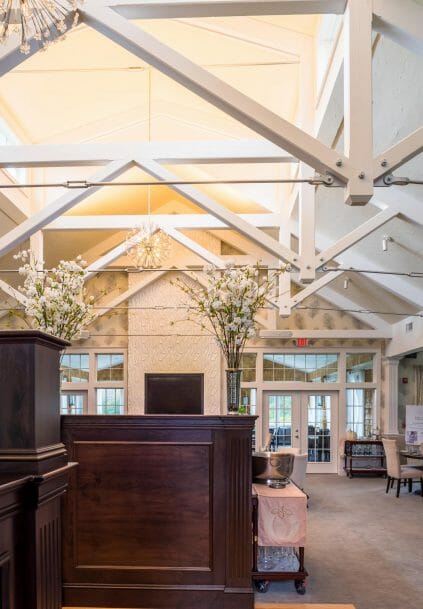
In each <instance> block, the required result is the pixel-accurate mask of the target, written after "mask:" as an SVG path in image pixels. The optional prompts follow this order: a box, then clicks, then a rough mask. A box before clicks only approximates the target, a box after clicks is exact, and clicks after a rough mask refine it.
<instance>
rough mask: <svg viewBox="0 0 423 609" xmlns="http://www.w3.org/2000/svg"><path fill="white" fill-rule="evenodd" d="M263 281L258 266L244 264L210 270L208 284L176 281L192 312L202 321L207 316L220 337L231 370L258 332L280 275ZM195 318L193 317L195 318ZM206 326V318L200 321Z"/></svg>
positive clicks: (277, 274)
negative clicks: (258, 319)
mask: <svg viewBox="0 0 423 609" xmlns="http://www.w3.org/2000/svg"><path fill="white" fill-rule="evenodd" d="M284 271H285V269H283V268H281V269H280V270H279V271H276V272H274V274H273V277H272V278H270V279H269V278H266V279H263V280H259V270H258V268H257V267H250V266H243V267H239V268H227V269H225V270H223V271H220V270H217V269H215V268H208V269H206V271H205V272H206V276H207V285H206V286H201V285H199V284H198V283H197V284H196V285H188V284H187V283H186V282H184V281H183V280H181V279H179V280H176V282H175V283H176V285H178V287H179V288H180V289H182V290H183V291H184V292H185V294H187V295H188V296H189V298H190V301H191V303H190V307H189V311H190V312H192V313H194V316H195V319H194V320H193V321H198V320H199V319H200V320H202V319H204V318H206V319H207V320H208V321H209V325H210V327H211V330H212V332H213V334H214V335H215V337H216V340H217V343H218V344H219V346H220V348H221V350H222V353H223V355H224V356H225V359H226V363H227V366H228V368H229V369H236V368H239V367H240V364H241V355H242V353H243V350H244V347H245V343H246V341H247V340H248V339H250V338H253V337H254V336H255V335H256V331H257V323H256V321H255V317H256V315H257V312H258V311H259V309H261V308H263V307H264V305H265V303H266V297H267V296H268V295H269V294H270V293H271V292H272V290H273V289H274V288H275V285H276V283H277V280H278V277H279V275H280V274H281V273H282V272H284ZM191 319H192V318H191ZM200 325H201V326H202V328H205V327H206V326H205V325H204V322H203V321H200Z"/></svg>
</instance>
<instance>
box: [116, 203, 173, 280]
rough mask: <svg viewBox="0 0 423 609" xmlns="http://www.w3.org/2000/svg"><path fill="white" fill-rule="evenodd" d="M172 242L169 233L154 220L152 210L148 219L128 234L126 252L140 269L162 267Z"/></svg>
mask: <svg viewBox="0 0 423 609" xmlns="http://www.w3.org/2000/svg"><path fill="white" fill-rule="evenodd" d="M171 244H172V240H171V238H170V237H169V235H168V234H167V233H165V232H164V231H162V230H161V229H160V228H159V227H158V226H156V225H155V224H154V222H152V220H151V217H150V211H149V213H148V219H147V221H146V222H144V224H142V226H139V227H136V228H133V229H132V230H131V231H129V233H128V234H127V236H126V252H127V254H128V256H129V257H130V259H131V260H132V262H133V264H134V266H135V268H137V269H138V270H142V269H158V268H160V267H161V266H162V264H163V262H164V261H165V260H166V259H167V257H168V256H169V254H170V250H171Z"/></svg>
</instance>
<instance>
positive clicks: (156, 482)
mask: <svg viewBox="0 0 423 609" xmlns="http://www.w3.org/2000/svg"><path fill="white" fill-rule="evenodd" d="M254 421H255V418H254V417H249V416H232V417H231V416H223V417H219V416H190V415H186V416H183V415H177V416H168V415H145V416H114V417H110V416H109V417H107V416H84V417H72V416H65V417H62V438H63V441H64V442H65V445H66V447H67V450H68V452H69V456H70V458H71V460H74V461H77V462H78V467H77V468H76V469H75V471H74V472H73V474H72V478H71V483H70V487H69V491H68V493H67V494H66V496H65V497H64V512H63V552H64V563H63V601H64V603H63V604H64V605H65V606H73V607H75V606H82V607H90V606H93V607H149V608H152V609H168V608H169V607H174V608H179V607H181V608H182V607H183V608H184V609H198V608H199V607H201V609H208V608H210V609H211V608H215V607H222V609H235V608H237V609H252V607H253V602H254V594H253V590H252V581H251V566H252V532H251V436H252V429H253V425H254Z"/></svg>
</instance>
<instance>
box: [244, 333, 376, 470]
mask: <svg viewBox="0 0 423 609" xmlns="http://www.w3.org/2000/svg"><path fill="white" fill-rule="evenodd" d="M244 353H257V359H256V381H255V382H242V383H241V386H242V387H243V388H246V389H247V388H255V389H257V404H256V413H255V414H256V416H257V417H258V418H257V421H256V447H260V446H263V442H264V440H265V438H264V437H263V430H262V416H263V403H264V391H269V390H270V391H308V392H313V391H316V392H319V391H336V392H337V393H338V409H339V412H338V437H339V438H342V437H343V436H344V435H345V431H346V429H345V426H346V418H347V407H346V397H347V392H346V390H347V389H374V391H375V396H374V404H373V408H374V412H373V421H374V422H375V424H376V425H377V426H378V427H379V429H380V428H381V420H380V415H381V409H380V399H381V384H382V353H381V346H380V345H377V346H375V347H373V348H369V347H367V348H366V347H348V346H346V347H344V346H343V347H342V348H335V347H321V348H320V347H319V348H318V347H316V348H313V346H307V347H304V348H303V347H280V348H276V347H272V346H271V345H270V346H269V345H267V346H265V347H246V349H245V351H244ZM265 353H293V354H294V353H313V354H316V355H317V354H319V353H337V354H338V355H339V357H338V382H336V383H310V382H301V381H264V380H263V355H264V354H265ZM347 353H369V354H372V355H373V358H374V359H373V382H371V383H369V382H362V383H347V382H346V378H347V377H346V374H347V367H346V356H347ZM341 452H342V450H341V451H340V453H341ZM338 473H343V464H342V463H341V460H340V461H339V466H338Z"/></svg>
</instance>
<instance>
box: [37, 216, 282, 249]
mask: <svg viewBox="0 0 423 609" xmlns="http://www.w3.org/2000/svg"><path fill="white" fill-rule="evenodd" d="M235 216H236V217H239V218H240V219H241V220H243V221H245V222H247V223H248V224H251V225H252V226H255V227H259V228H275V227H277V226H279V222H280V217H279V214H235ZM147 219H148V217H147V216H132V215H116V216H61V217H60V218H57V219H56V220H54V221H53V222H51V223H50V224H48V225H47V226H45V227H44V230H113V229H115V230H129V229H130V228H133V227H134V226H138V225H139V224H142V223H143V222H145V221H146V220H147ZM154 220H155V221H156V222H158V223H160V224H163V225H166V226H171V227H172V228H178V229H196V230H198V229H201V230H214V229H216V230H217V229H228V226H227V224H226V222H223V221H222V220H218V219H217V218H215V217H214V216H213V215H211V214H169V215H161V214H154ZM263 234H264V233H263ZM258 245H259V246H260V247H263V246H262V245H261V244H260V243H259V244H258Z"/></svg>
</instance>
